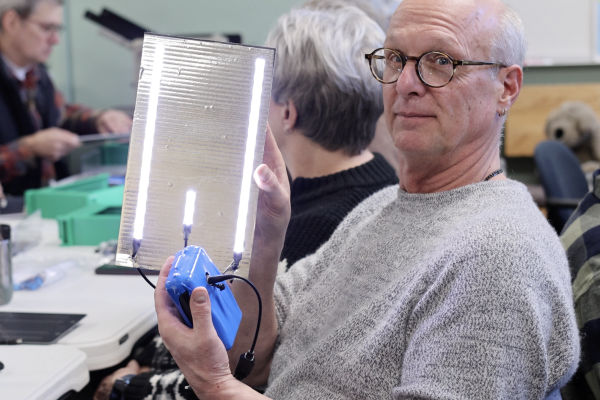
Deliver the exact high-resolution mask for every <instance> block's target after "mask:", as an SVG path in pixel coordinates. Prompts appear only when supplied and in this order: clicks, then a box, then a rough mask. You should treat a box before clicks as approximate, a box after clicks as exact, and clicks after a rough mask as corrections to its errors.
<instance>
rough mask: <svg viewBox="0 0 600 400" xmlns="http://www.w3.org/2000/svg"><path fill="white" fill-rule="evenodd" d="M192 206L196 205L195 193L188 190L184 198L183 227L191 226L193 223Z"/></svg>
mask: <svg viewBox="0 0 600 400" xmlns="http://www.w3.org/2000/svg"><path fill="white" fill-rule="evenodd" d="M194 204H196V192H194V191H193V190H188V192H187V194H186V196H185V215H184V217H183V224H184V225H190V226H191V225H192V224H193V223H194Z"/></svg>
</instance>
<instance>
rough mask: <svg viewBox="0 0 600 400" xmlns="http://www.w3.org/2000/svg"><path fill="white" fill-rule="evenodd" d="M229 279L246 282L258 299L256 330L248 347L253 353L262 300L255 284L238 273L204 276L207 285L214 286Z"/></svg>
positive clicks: (260, 316)
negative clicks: (250, 345)
mask: <svg viewBox="0 0 600 400" xmlns="http://www.w3.org/2000/svg"><path fill="white" fill-rule="evenodd" d="M230 279H239V280H241V281H244V282H246V283H247V284H248V285H250V287H252V289H253V290H254V293H256V298H257V299H258V320H257V322H256V332H255V333H254V340H253V341H252V347H250V352H252V353H254V347H255V346H256V339H257V338H258V332H259V330H260V320H261V318H262V300H261V298H260V294H259V293H258V289H256V286H254V284H253V283H252V282H250V281H249V280H248V279H246V278H244V277H242V276H238V275H216V276H210V277H207V278H206V281H207V282H208V284H209V285H211V286H215V285H216V284H217V283H220V282H223V281H227V280H230Z"/></svg>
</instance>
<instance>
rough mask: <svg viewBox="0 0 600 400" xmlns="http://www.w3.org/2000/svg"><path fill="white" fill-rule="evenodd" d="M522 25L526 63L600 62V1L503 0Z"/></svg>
mask: <svg viewBox="0 0 600 400" xmlns="http://www.w3.org/2000/svg"><path fill="white" fill-rule="evenodd" d="M503 1H504V3H505V4H507V5H508V6H510V7H511V8H512V9H514V10H515V11H516V12H517V13H518V14H519V16H520V17H521V19H522V20H523V23H524V24H525V30H526V32H527V40H528V44H529V46H528V52H527V56H526V64H527V65H580V64H593V63H596V62H597V61H600V59H599V58H598V55H599V54H600V52H599V51H598V46H599V43H598V16H599V14H598V12H599V9H600V6H599V4H600V0H503Z"/></svg>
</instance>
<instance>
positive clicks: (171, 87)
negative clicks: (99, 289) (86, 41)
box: [117, 34, 275, 275]
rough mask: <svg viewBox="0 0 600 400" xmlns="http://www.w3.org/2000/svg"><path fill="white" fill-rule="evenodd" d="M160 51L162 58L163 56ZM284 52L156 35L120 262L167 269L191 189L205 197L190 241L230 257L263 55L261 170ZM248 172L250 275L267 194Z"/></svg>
mask: <svg viewBox="0 0 600 400" xmlns="http://www.w3.org/2000/svg"><path fill="white" fill-rule="evenodd" d="M160 54H163V55H162V64H161V63H159V61H157V60H158V59H159V58H160ZM274 56H275V50H274V49H269V48H262V47H249V46H242V45H236V44H231V43H218V42H211V41H203V40H197V39H189V38H179V37H171V36H162V35H154V34H146V36H145V38H144V49H143V54H142V63H141V68H140V81H139V84H138V92H137V100H136V107H135V114H134V119H133V128H132V135H131V141H130V145H129V159H128V163H127V177H126V181H125V195H124V199H123V212H122V217H121V229H120V232H119V246H118V250H117V264H118V265H123V266H136V267H137V266H139V267H141V268H150V269H159V268H160V267H161V266H162V265H163V263H164V261H165V259H166V258H167V257H169V256H170V255H174V254H175V253H176V252H177V251H179V250H181V249H182V248H183V220H184V211H185V202H186V193H187V192H188V191H189V190H193V191H195V192H196V199H195V207H194V214H193V222H194V223H193V226H192V231H191V234H190V236H189V243H188V244H190V245H191V244H194V245H198V246H201V247H204V249H205V250H206V252H207V253H208V254H209V255H210V257H211V259H212V260H213V262H214V263H215V265H216V266H217V268H219V269H220V270H223V269H225V267H227V265H229V263H230V262H231V260H232V257H233V248H234V241H235V236H236V225H237V218H238V206H239V203H240V194H241V193H240V192H241V189H242V181H243V179H242V177H243V173H244V161H245V155H246V145H247V137H248V131H249V128H251V127H252V124H251V118H250V110H251V107H252V97H253V86H254V82H255V70H256V69H257V68H258V67H257V64H258V63H257V62H256V60H257V59H263V60H264V61H265V62H264V79H263V80H262V84H261V85H259V86H260V89H262V91H260V90H259V91H258V92H256V91H255V92H254V93H259V94H258V95H257V94H255V97H256V99H257V100H255V109H256V110H257V111H258V119H257V120H256V118H255V121H254V124H255V125H256V126H257V136H256V143H255V145H254V147H253V148H252V151H250V154H253V155H254V161H253V162H252V164H251V170H252V171H251V172H253V171H254V169H256V167H257V166H258V165H260V164H261V162H262V155H263V147H264V140H265V130H266V125H267V114H268V110H269V101H270V98H271V82H272V79H273V62H274ZM158 76H160V79H156V77H158ZM153 80H154V88H153V85H152V83H153ZM257 82H260V81H257ZM153 90H154V91H155V92H154V93H155V94H154V99H155V100H154V103H153V101H152V96H153V95H152V91H153ZM156 93H158V95H157V97H156ZM153 110H154V111H153ZM153 112H155V114H153ZM153 115H154V116H153ZM154 119H155V125H153V126H154V127H155V130H154V134H153V140H151V142H152V144H151V152H147V153H146V157H151V158H149V159H148V160H149V161H148V160H147V164H144V163H143V158H144V151H145V149H148V148H149V147H148V141H149V140H148V138H152V135H151V133H152V132H151V128H152V121H154ZM149 132H150V133H149ZM145 142H146V143H145ZM143 165H146V167H148V166H149V168H147V170H146V171H145V173H147V175H146V176H147V177H149V179H147V194H148V196H147V201H146V203H145V204H146V208H145V212H142V215H143V229H141V230H139V231H140V232H141V233H139V235H140V236H141V237H142V239H141V246H140V248H139V251H138V253H137V255H136V257H135V259H133V260H132V258H131V255H132V252H133V236H134V224H136V212H137V213H138V215H139V214H140V212H139V210H138V208H140V207H138V206H139V205H140V204H141V203H143V202H140V201H139V198H140V196H139V194H140V192H144V191H143V190H141V191H140V187H141V188H142V189H143V188H144V178H143V177H144V173H142V167H143ZM146 167H144V168H146ZM148 171H149V173H148ZM248 179H250V180H251V185H250V196H249V200H248V215H247V218H246V228H245V241H244V251H243V258H242V261H241V263H240V269H241V271H242V274H243V275H245V274H247V269H248V265H249V259H250V256H251V249H252V240H253V238H254V222H255V217H256V202H257V196H258V188H257V187H256V185H255V183H254V181H253V180H252V176H251V174H250V175H249V177H248ZM138 203H140V204H138ZM142 208H143V207H142Z"/></svg>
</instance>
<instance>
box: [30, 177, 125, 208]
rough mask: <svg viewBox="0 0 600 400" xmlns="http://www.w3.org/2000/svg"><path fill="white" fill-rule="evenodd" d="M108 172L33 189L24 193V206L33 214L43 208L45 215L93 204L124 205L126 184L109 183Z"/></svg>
mask: <svg viewBox="0 0 600 400" xmlns="http://www.w3.org/2000/svg"><path fill="white" fill-rule="evenodd" d="M108 178H109V175H108V174H99V175H96V176H94V177H91V178H86V179H82V180H80V181H77V182H73V183H69V184H67V185H64V186H56V187H47V188H42V189H31V190H28V191H26V192H25V207H26V208H27V212H28V213H29V214H31V213H32V212H34V211H35V210H38V209H39V210H42V218H56V217H57V216H58V215H61V214H67V213H70V212H71V211H74V210H77V209H79V208H82V207H85V206H87V205H91V204H123V186H113V187H109V186H108Z"/></svg>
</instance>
